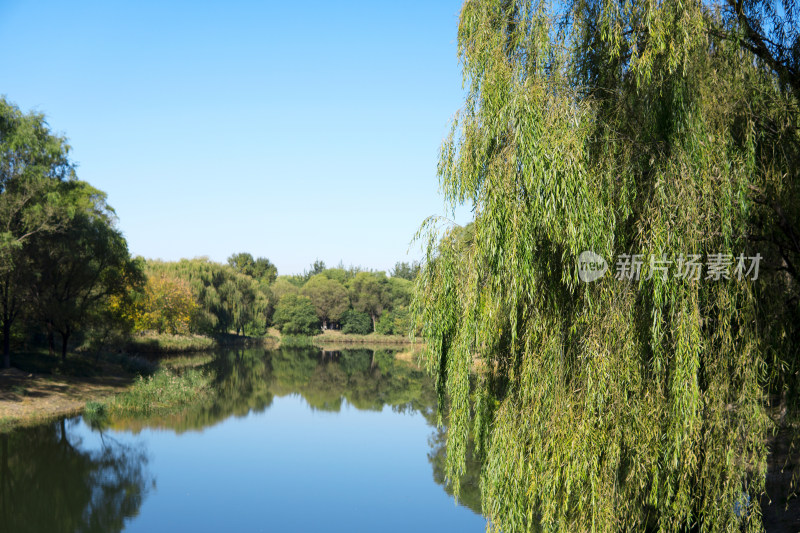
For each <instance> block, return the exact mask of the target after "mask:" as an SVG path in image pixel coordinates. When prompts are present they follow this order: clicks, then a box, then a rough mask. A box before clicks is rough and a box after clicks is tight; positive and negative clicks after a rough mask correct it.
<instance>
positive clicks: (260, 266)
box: [228, 253, 278, 285]
mask: <svg viewBox="0 0 800 533" xmlns="http://www.w3.org/2000/svg"><path fill="white" fill-rule="evenodd" d="M228 265H230V266H231V267H232V268H233V269H234V270H235V271H236V272H239V273H241V274H244V275H246V276H250V277H251V278H254V279H256V280H258V281H263V282H266V283H267V285H269V284H270V283H272V282H274V281H275V278H277V277H278V268H277V267H276V266H275V265H273V264H272V262H271V261H270V260H269V259H267V258H266V257H259V258H257V259H253V256H252V255H250V254H249V253H238V254H233V255H232V256H230V257H229V258H228Z"/></svg>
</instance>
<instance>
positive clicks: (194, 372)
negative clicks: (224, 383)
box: [84, 367, 211, 421]
mask: <svg viewBox="0 0 800 533" xmlns="http://www.w3.org/2000/svg"><path fill="white" fill-rule="evenodd" d="M210 393H211V376H210V375H209V374H208V373H207V372H204V371H202V370H200V369H197V368H191V367H189V368H184V369H182V370H176V369H174V368H161V369H159V370H157V371H156V372H155V374H153V375H151V376H139V377H138V378H137V379H136V380H135V381H134V382H133V384H132V385H131V386H130V387H129V388H128V389H127V390H125V391H124V392H122V393H120V394H117V395H116V396H114V397H112V398H110V399H108V400H106V401H92V402H87V404H86V411H85V413H84V414H85V416H86V418H87V419H88V420H90V421H99V420H102V419H105V418H107V417H108V418H113V417H114V416H130V415H139V416H147V415H163V414H169V413H174V412H177V411H180V410H182V409H184V408H186V406H188V405H196V404H197V403H198V402H203V401H204V400H205V399H206V398H207V397H208V396H209V395H210Z"/></svg>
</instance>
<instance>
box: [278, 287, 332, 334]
mask: <svg viewBox="0 0 800 533" xmlns="http://www.w3.org/2000/svg"><path fill="white" fill-rule="evenodd" d="M273 322H274V323H275V327H277V328H278V330H280V332H281V333H283V334H286V335H317V334H319V333H320V327H319V326H320V321H319V318H317V312H316V310H315V309H314V304H313V303H312V302H311V300H310V299H309V298H307V297H305V296H297V295H293V294H289V295H286V296H284V297H283V298H281V300H280V302H278V305H277V306H276V307H275V315H274V317H273Z"/></svg>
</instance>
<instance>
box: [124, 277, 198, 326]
mask: <svg viewBox="0 0 800 533" xmlns="http://www.w3.org/2000/svg"><path fill="white" fill-rule="evenodd" d="M197 307H198V306H197V302H196V301H195V300H194V297H193V296H192V289H191V287H189V283H188V282H186V281H185V280H182V279H178V278H173V277H169V276H165V275H156V276H151V277H149V278H147V284H146V285H145V288H144V301H143V302H142V306H141V311H140V314H139V316H138V320H137V324H136V328H137V329H138V330H155V331H157V332H159V333H164V332H167V333H172V334H173V335H174V334H186V333H189V331H190V330H191V326H192V320H193V318H194V316H195V312H196V311H197Z"/></svg>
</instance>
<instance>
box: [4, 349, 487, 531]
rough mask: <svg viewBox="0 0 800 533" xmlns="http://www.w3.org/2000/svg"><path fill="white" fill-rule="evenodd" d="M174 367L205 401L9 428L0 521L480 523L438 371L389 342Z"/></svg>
mask: <svg viewBox="0 0 800 533" xmlns="http://www.w3.org/2000/svg"><path fill="white" fill-rule="evenodd" d="M180 361H181V364H182V365H187V364H188V365H193V366H195V367H200V368H203V369H204V370H205V371H207V372H209V373H211V374H212V375H213V376H214V394H213V395H212V398H211V399H210V400H204V401H199V402H198V404H197V405H192V406H187V408H186V409H185V410H183V411H182V412H180V413H176V414H171V415H169V416H161V417H154V416H144V417H141V416H140V417H130V418H117V419H113V420H110V421H107V422H106V423H104V424H99V425H98V424H91V423H89V422H88V421H87V420H84V419H83V418H82V417H74V418H69V419H62V420H58V421H55V422H52V423H47V424H43V425H40V426H38V427H32V428H27V429H20V430H17V431H14V432H12V433H9V434H7V435H2V436H0V531H3V532H12V531H32V532H33V531H35V532H40V531H48V532H61V531H64V532H72V531H102V532H108V531H131V532H134V531H143V532H155V531H170V532H174V531H193V532H197V531H213V532H220V531H275V532H286V531H320V532H334V531H342V532H344V531H347V532H358V531H369V532H375V531H381V532H393V531H397V532H401V531H402V532H410V531H414V532H423V531H431V532H433V531H435V532H442V531H458V532H476V533H478V532H481V531H484V529H485V527H486V520H485V518H483V517H482V516H481V514H480V494H479V490H478V487H477V475H478V473H477V467H476V466H475V465H474V464H473V463H472V462H470V463H469V465H468V466H469V468H468V470H467V472H466V474H465V476H464V479H463V481H462V499H461V501H460V502H459V503H458V504H457V503H455V500H454V499H453V497H452V495H451V494H452V491H451V489H450V487H448V486H446V485H445V484H444V480H443V476H442V471H443V464H444V439H445V431H444V430H443V429H441V428H437V427H436V395H435V392H434V390H433V387H432V380H431V378H430V377H429V376H427V375H426V374H425V373H424V372H423V371H422V370H420V369H419V368H417V367H416V366H414V365H412V364H411V363H408V362H404V361H401V360H398V359H396V358H395V354H394V353H393V352H392V351H390V350H384V351H372V350H365V349H362V350H341V351H326V352H323V351H322V350H319V349H316V348H294V349H291V348H282V349H278V350H265V349H263V348H262V349H245V350H236V351H225V352H220V353H218V354H214V355H213V356H210V355H198V356H195V357H191V358H185V357H184V358H181V359H180Z"/></svg>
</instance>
